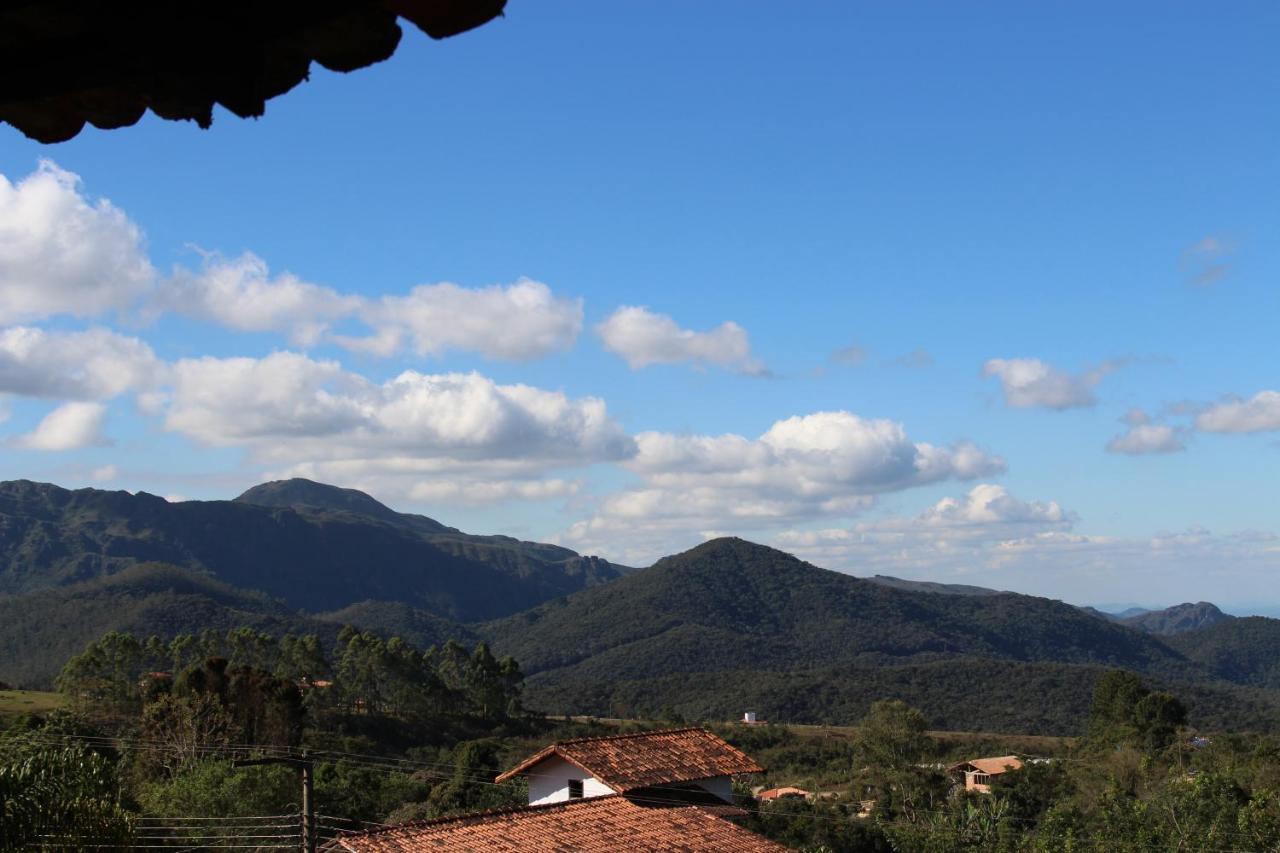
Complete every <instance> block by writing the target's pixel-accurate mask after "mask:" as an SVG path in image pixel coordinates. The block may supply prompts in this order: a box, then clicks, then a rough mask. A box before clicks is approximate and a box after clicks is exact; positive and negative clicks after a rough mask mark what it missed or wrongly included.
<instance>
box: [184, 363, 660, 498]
mask: <svg viewBox="0 0 1280 853" xmlns="http://www.w3.org/2000/svg"><path fill="white" fill-rule="evenodd" d="M171 375H172V388H171V390H170V392H169V395H168V397H167V399H166V400H165V401H163V402H162V406H163V409H164V413H165V426H166V427H167V428H168V429H170V430H174V431H177V432H180V433H182V434H184V435H187V436H189V437H191V438H193V439H196V440H197V441H200V442H202V443H204V444H210V445H221V446H241V447H245V448H247V449H248V450H249V451H250V452H251V454H252V456H253V457H254V458H255V459H256V460H258V461H259V462H261V463H263V464H268V465H276V466H283V469H282V471H281V472H279V473H281V474H283V475H287V476H311V477H314V478H317V479H323V480H328V481H333V482H341V483H344V484H349V485H363V486H367V487H369V488H370V490H371V491H373V492H374V493H378V494H388V493H390V494H395V495H400V496H408V497H410V498H417V499H421V500H428V499H433V498H434V499H440V500H443V499H445V498H446V497H447V496H449V495H453V496H456V497H458V498H459V499H464V500H467V501H469V502H482V501H485V500H500V499H508V498H546V497H554V496H565V495H569V494H572V493H573V492H574V491H575V490H576V489H577V485H576V484H575V483H572V482H570V481H566V480H561V479H557V478H554V477H552V478H545V474H546V473H547V472H548V471H550V470H552V469H555V468H559V467H576V466H582V465H588V464H591V463H595V462H604V461H615V460H618V459H624V458H627V457H628V456H630V455H632V454H633V453H634V452H635V444H634V442H633V440H632V439H631V438H630V437H629V436H627V435H626V433H625V432H624V431H623V430H622V428H621V427H620V426H619V425H618V424H617V423H616V422H615V421H614V420H613V419H612V418H610V417H609V415H608V412H607V410H606V407H605V404H604V402H603V401H602V400H599V399H597V398H593V397H586V398H578V399H572V398H569V397H567V396H566V395H565V394H563V393H561V392H558V391H547V390H543V389H539V388H534V387H531V386H528V385H500V384H498V383H496V382H494V381H493V380H492V379H489V378H487V377H484V376H481V375H480V374H477V373H465V374H464V373H449V374H435V375H429V374H422V373H418V372H416V371H405V372H404V373H401V374H400V375H399V376H397V377H395V378H393V379H390V380H388V381H386V382H381V383H376V382H371V381H369V380H367V379H365V378H364V377H362V376H359V375H357V374H354V373H350V372H348V371H346V370H344V369H343V368H342V367H341V366H340V365H339V364H338V363H337V362H333V361H316V360H313V359H310V358H308V357H306V356H303V355H298V354H296V353H289V352H281V353H275V354H272V355H270V356H267V357H266V358H262V359H252V358H231V359H217V358H203V359H188V360H183V361H179V362H178V363H176V364H175V365H174V366H173V368H172V371H171Z"/></svg>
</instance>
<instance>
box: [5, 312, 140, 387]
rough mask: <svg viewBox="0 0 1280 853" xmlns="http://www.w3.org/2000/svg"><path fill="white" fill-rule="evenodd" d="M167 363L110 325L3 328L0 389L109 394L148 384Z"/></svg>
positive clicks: (134, 339) (138, 341)
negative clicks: (67, 328) (49, 329)
mask: <svg viewBox="0 0 1280 853" xmlns="http://www.w3.org/2000/svg"><path fill="white" fill-rule="evenodd" d="M162 369H163V364H162V363H161V362H160V361H159V359H157V358H156V356H155V353H153V352H152V351H151V347H149V346H147V345H146V344H145V343H143V342H142V341H140V340H138V339H137V338H131V337H126V336H124V335H119V334H116V333H115V332H112V331H108V330H106V329H89V330H88V331H84V332H46V331H44V330H43V329H35V328H30V327H27V326H15V327H13V328H9V329H3V330H0V392H2V393H8V394H15V395H20V396H25V397H45V398H61V399H67V398H70V399H77V400H105V399H108V398H111V397H116V396H118V395H120V394H123V393H124V392H126V391H130V390H138V389H141V388H146V387H148V386H150V385H151V384H152V383H153V382H154V381H155V379H156V377H157V375H158V373H159V372H160V371H161V370H162Z"/></svg>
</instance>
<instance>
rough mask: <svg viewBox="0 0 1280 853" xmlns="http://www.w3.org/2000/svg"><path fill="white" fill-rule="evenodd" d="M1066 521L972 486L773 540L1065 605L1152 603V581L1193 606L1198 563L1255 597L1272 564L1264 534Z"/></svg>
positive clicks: (1276, 541) (837, 558)
mask: <svg viewBox="0 0 1280 853" xmlns="http://www.w3.org/2000/svg"><path fill="white" fill-rule="evenodd" d="M1076 524H1077V518H1076V516H1075V515H1074V514H1073V513H1070V512H1067V511H1065V510H1063V509H1062V508H1061V507H1060V506H1059V505H1058V504H1057V503H1055V502H1047V503H1046V502H1040V501H1023V500H1021V499H1018V498H1015V497H1013V496H1012V495H1010V494H1009V493H1008V492H1007V491H1006V490H1005V489H1004V488H1002V487H1000V486H995V485H990V484H982V485H979V486H975V487H974V488H973V489H971V490H970V491H969V493H968V494H967V495H965V496H964V497H960V498H945V499H943V500H941V501H939V502H938V503H936V504H935V505H934V506H932V507H930V508H929V509H927V510H925V511H924V512H922V513H920V514H919V515H917V516H915V517H910V518H906V517H889V518H883V519H877V520H872V521H865V522H860V523H857V524H854V525H852V526H850V527H843V528H828V529H819V530H788V531H786V532H783V533H781V534H779V535H778V536H776V537H775V538H774V540H773V544H774V545H776V546H777V547H779V548H782V549H784V550H787V551H790V552H792V553H794V554H796V555H797V556H799V557H802V558H804V559H806V560H809V561H811V562H813V563H815V564H817V565H820V566H824V567H826V568H832V569H838V570H843V571H848V572H851V573H853V574H856V575H860V576H864V577H865V576H869V575H872V574H888V575H896V576H898V577H905V578H910V579H916V580H934V581H944V582H946V581H950V582H961V583H971V584H972V583H977V584H981V585H986V586H992V587H995V588H997V589H1015V590H1021V591H1034V592H1036V593H1038V594H1049V595H1055V596H1060V597H1065V598H1067V599H1068V600H1075V601H1082V600H1083V601H1089V600H1097V599H1098V598H1099V597H1105V596H1110V597H1116V596H1119V597H1131V598H1138V599H1140V600H1143V601H1153V603H1154V600H1152V599H1151V595H1152V594H1153V593H1152V589H1153V588H1155V587H1153V583H1155V582H1156V581H1157V579H1158V582H1159V586H1158V589H1159V592H1158V593H1154V594H1157V595H1159V596H1161V598H1162V600H1164V601H1166V603H1169V604H1172V603H1174V602H1176V601H1178V600H1185V599H1187V598H1190V600H1193V601H1195V600H1199V599H1200V598H1203V597H1204V594H1203V584H1204V578H1205V571H1206V567H1214V569H1213V570H1214V571H1223V572H1229V573H1231V574H1233V575H1234V577H1235V579H1236V581H1238V582H1239V584H1240V585H1241V586H1240V588H1241V590H1244V589H1247V588H1250V587H1252V588H1256V589H1258V590H1259V591H1262V590H1266V589H1270V588H1271V586H1272V585H1273V578H1274V572H1275V570H1276V569H1277V568H1280V538H1278V537H1276V536H1275V535H1274V534H1270V533H1257V532H1250V531H1243V532H1236V533H1229V534H1213V533H1210V532H1209V531H1206V530H1204V529H1202V528H1191V529H1188V530H1186V531H1182V532H1179V533H1159V534H1157V535H1155V536H1152V537H1149V538H1145V539H1142V538H1123V537H1115V536H1098V535H1086V534H1081V533H1077V532H1075V531H1074V530H1073V528H1074V526H1075V525H1076ZM1179 582H1181V584H1182V588H1181V589H1179V588H1177V585H1178V583H1179ZM1099 589H1106V592H1105V593H1100V592H1098V590H1099Z"/></svg>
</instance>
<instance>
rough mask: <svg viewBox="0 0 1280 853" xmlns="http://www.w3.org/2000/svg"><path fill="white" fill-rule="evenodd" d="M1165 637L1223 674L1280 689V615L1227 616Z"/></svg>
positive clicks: (1202, 663)
mask: <svg viewBox="0 0 1280 853" xmlns="http://www.w3.org/2000/svg"><path fill="white" fill-rule="evenodd" d="M1163 639H1164V642H1165V643H1166V644H1167V645H1168V646H1169V647H1170V648H1173V649H1176V650H1178V651H1180V652H1181V653H1182V654H1184V655H1186V657H1187V658H1188V659H1190V660H1193V661H1195V662H1196V663H1198V664H1201V665H1202V666H1204V667H1205V668H1207V669H1208V670H1209V671H1210V672H1212V673H1213V674H1214V675H1216V676H1217V677H1219V678H1223V679H1226V680H1228V681H1234V682H1236V683H1237V684H1248V685H1252V686H1255V687H1265V688H1270V689H1273V690H1280V619H1269V618H1267V617H1264V616H1244V617H1233V618H1227V619H1225V620H1222V621H1219V622H1216V623H1214V624H1211V625H1208V626H1206V627H1204V628H1200V629H1199V630H1195V631H1187V632H1184V633H1180V634H1174V635H1172V636H1168V637H1165V638H1163Z"/></svg>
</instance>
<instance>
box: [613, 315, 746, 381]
mask: <svg viewBox="0 0 1280 853" xmlns="http://www.w3.org/2000/svg"><path fill="white" fill-rule="evenodd" d="M596 333H597V334H599V335H600V339H601V340H602V341H603V342H604V346H605V349H607V350H609V352H612V353H614V354H615V355H619V356H621V357H622V358H624V359H626V362H627V364H628V365H629V366H630V367H631V368H632V369H633V370H638V369H640V368H642V367H648V366H649V365H652V364H680V363H690V364H694V365H699V366H706V365H713V366H716V367H724V368H727V369H730V370H735V371H737V372H739V373H745V374H748V375H763V374H765V373H766V371H765V369H764V365H762V364H761V363H760V361H759V360H758V359H756V358H755V357H753V356H752V354H751V342H750V340H749V339H748V337H747V332H746V330H745V329H743V328H742V327H741V326H739V325H738V324H737V323H734V322H725V323H721V324H720V325H719V326H716V327H715V328H714V329H711V330H710V331H706V332H695V331H691V330H689V329H682V328H680V327H679V326H678V325H676V322H675V321H674V320H672V319H671V318H670V317H668V316H666V315H665V314H655V313H654V312H652V311H650V310H649V309H648V308H643V307H638V306H633V305H624V306H623V307H621V308H619V309H618V310H616V311H614V312H613V313H612V314H611V315H609V317H608V319H606V320H605V321H604V322H603V323H600V324H599V325H598V326H596Z"/></svg>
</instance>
